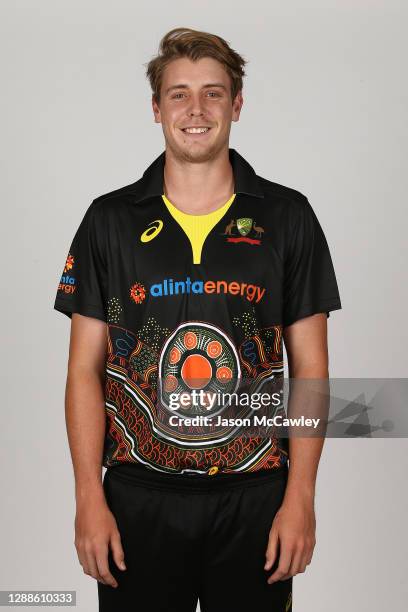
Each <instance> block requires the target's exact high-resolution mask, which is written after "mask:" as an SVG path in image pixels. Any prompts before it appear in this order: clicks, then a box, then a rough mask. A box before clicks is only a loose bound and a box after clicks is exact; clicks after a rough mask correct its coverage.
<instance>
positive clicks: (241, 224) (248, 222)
mask: <svg viewBox="0 0 408 612" xmlns="http://www.w3.org/2000/svg"><path fill="white" fill-rule="evenodd" d="M234 228H236V229H237V230H238V232H239V235H238V236H235V235H234V233H233V231H234ZM251 232H253V233H255V236H254V237H253V238H251V237H249V236H248V234H250V233H251ZM264 233H265V230H264V228H263V227H262V226H261V225H257V224H256V221H255V220H253V219H251V218H250V217H241V218H240V219H237V220H236V221H235V220H234V219H231V221H230V222H229V223H228V225H226V226H225V231H224V232H223V233H222V234H221V236H227V242H235V243H237V242H247V243H248V244H261V240H260V238H261V237H262V236H263V234H264Z"/></svg>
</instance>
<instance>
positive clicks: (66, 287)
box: [58, 253, 76, 294]
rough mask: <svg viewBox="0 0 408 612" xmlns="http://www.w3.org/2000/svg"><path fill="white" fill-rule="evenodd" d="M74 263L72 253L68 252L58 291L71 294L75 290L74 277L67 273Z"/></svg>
mask: <svg viewBox="0 0 408 612" xmlns="http://www.w3.org/2000/svg"><path fill="white" fill-rule="evenodd" d="M74 263H75V259H74V257H73V255H71V253H69V255H68V257H67V259H66V262H65V266H64V271H63V273H62V276H61V280H60V282H59V285H58V291H61V292H62V293H67V294H72V293H74V291H75V288H76V285H75V277H74V276H71V275H70V274H68V272H70V271H71V270H72V269H73V267H74Z"/></svg>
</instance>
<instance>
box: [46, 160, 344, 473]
mask: <svg viewBox="0 0 408 612" xmlns="http://www.w3.org/2000/svg"><path fill="white" fill-rule="evenodd" d="M229 156H230V162H231V165H232V169H233V173H234V181H235V188H234V192H235V193H236V197H235V199H234V201H233V202H232V204H231V206H230V207H229V209H228V210H227V212H226V214H225V216H224V217H222V218H221V219H220V221H219V222H218V223H217V224H216V225H215V226H214V227H213V229H212V230H211V232H210V233H209V234H208V236H207V238H206V240H205V242H204V245H203V249H202V255H201V261H200V263H199V264H194V263H193V253H192V246H191V243H190V240H189V238H188V236H187V235H186V233H185V232H184V230H183V229H182V228H181V226H180V225H179V224H178V223H177V221H176V220H175V219H174V218H173V216H172V215H171V214H170V212H169V211H168V209H167V207H166V205H165V203H164V202H163V199H162V194H163V170H164V162H165V152H163V153H161V155H159V157H157V159H156V160H155V161H154V162H153V163H152V164H151V165H150V166H149V167H148V168H147V170H146V171H145V172H144V174H143V176H142V177H141V178H140V179H139V180H138V181H136V182H135V183H132V184H131V185H128V186H126V187H123V188H120V189H117V190H115V191H112V192H110V193H107V194H104V195H101V196H100V197H98V198H96V199H95V200H93V202H92V203H91V204H90V206H89V208H88V209H87V211H86V212H85V215H84V217H83V219H82V221H81V223H80V225H79V227H78V229H77V231H76V233H75V236H74V238H73V241H72V243H71V246H70V249H69V253H68V255H67V259H66V262H65V266H64V270H63V273H62V276H61V279H60V282H59V285H58V290H57V296H56V299H55V304H54V308H55V309H56V310H59V311H60V312H63V313H64V314H66V315H67V316H69V317H71V314H72V313H74V312H77V313H80V314H82V315H85V316H90V317H95V318H97V319H101V320H102V321H105V322H106V323H107V333H108V350H107V359H106V386H105V394H106V438H105V446H104V455H103V465H104V466H105V467H110V466H114V465H120V464H123V463H138V464H143V465H145V466H147V467H150V468H152V469H155V470H159V471H163V472H170V473H197V474H200V473H210V474H212V473H214V472H217V471H218V472H219V473H221V472H250V471H257V470H261V469H275V468H278V467H280V466H282V465H284V464H285V463H286V461H287V458H288V445H287V440H286V439H284V438H280V437H278V436H275V435H271V436H270V437H267V436H265V435H259V436H257V435H248V432H247V431H242V432H241V433H240V430H239V428H238V430H237V427H236V426H234V425H232V426H230V427H228V426H225V425H223V426H219V427H217V426H216V425H214V423H210V425H208V422H206V423H205V425H206V426H205V427H202V426H201V425H200V426H195V425H194V426H192V425H191V421H188V418H189V416H191V417H193V416H197V415H201V414H204V415H205V416H207V417H208V416H209V417H211V418H212V417H213V415H215V414H216V413H217V410H215V408H214V409H212V410H211V409H209V408H208V407H207V408H203V406H202V405H201V406H200V407H199V408H198V407H197V406H196V405H195V406H194V405H193V406H191V405H190V406H188V405H187V407H186V406H184V407H182V408H180V409H179V410H177V411H176V412H174V410H171V408H170V396H171V393H180V392H184V391H186V392H191V390H192V389H196V390H201V389H202V390H203V391H208V392H211V393H216V392H222V393H234V392H236V391H237V389H238V392H239V383H240V381H245V385H247V387H246V388H250V389H251V392H252V393H253V392H254V391H256V390H258V389H262V390H264V389H265V388H266V387H265V384H266V383H268V381H269V382H270V381H274V380H276V379H279V378H281V377H282V376H283V367H284V364H283V350H282V331H283V327H285V326H288V325H290V324H292V323H294V322H295V321H296V320H298V319H300V318H303V317H307V316H309V315H312V314H314V313H319V312H325V313H327V316H329V312H330V311H332V310H337V309H340V308H341V302H340V297H339V291H338V287H337V282H336V277H335V272H334V269H333V264H332V260H331V256H330V252H329V248H328V245H327V242H326V238H325V236H324V233H323V231H322V228H321V226H320V224H319V222H318V220H317V218H316V215H315V213H314V211H313V209H312V207H311V205H310V203H309V201H308V199H307V198H306V197H305V196H304V195H303V194H302V193H300V192H299V191H296V190H294V189H291V188H289V187H285V186H283V185H279V184H277V183H274V182H272V181H269V180H267V179H265V178H262V177H260V176H258V175H257V174H256V173H255V171H254V169H253V168H252V167H251V165H250V164H249V163H248V162H247V161H246V160H245V159H244V158H243V157H242V156H241V155H240V154H239V153H238V152H237V151H236V150H235V149H229ZM305 350H306V347H305ZM203 410H204V413H203ZM241 410H242V413H241V412H240V411H241ZM246 410H248V409H246ZM218 412H219V406H218ZM243 412H244V409H239V410H238V416H242V414H243ZM175 414H177V415H178V416H179V417H180V418H179V421H178V422H177V425H175V426H174V422H175V419H172V420H171V425H170V424H169V423H170V417H173V416H174V415H175ZM169 415H170V416H169ZM236 417H237V409H236V408H235V412H234V418H236ZM213 420H214V419H213ZM184 423H188V425H184Z"/></svg>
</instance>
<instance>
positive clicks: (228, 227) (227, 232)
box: [222, 219, 236, 236]
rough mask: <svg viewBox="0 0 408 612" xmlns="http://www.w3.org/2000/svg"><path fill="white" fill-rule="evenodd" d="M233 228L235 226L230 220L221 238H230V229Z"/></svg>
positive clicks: (232, 220)
mask: <svg viewBox="0 0 408 612" xmlns="http://www.w3.org/2000/svg"><path fill="white" fill-rule="evenodd" d="M235 226H236V223H235V221H234V219H231V221H230V222H229V223H228V225H226V226H225V232H224V233H223V234H222V236H232V228H233V227H235Z"/></svg>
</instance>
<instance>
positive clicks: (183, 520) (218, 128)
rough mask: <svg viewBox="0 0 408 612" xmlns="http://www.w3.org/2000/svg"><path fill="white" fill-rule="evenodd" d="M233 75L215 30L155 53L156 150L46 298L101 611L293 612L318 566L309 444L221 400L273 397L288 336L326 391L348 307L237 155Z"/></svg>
mask: <svg viewBox="0 0 408 612" xmlns="http://www.w3.org/2000/svg"><path fill="white" fill-rule="evenodd" d="M245 63H246V62H245V61H244V60H243V58H242V57H241V56H240V55H239V54H238V53H236V52H235V51H234V50H233V49H231V48H230V47H229V45H228V44H227V42H226V41H225V40H223V39H222V38H220V37H218V36H215V35H212V34H208V33H205V32H198V31H193V30H190V29H187V28H177V29H175V30H172V31H171V32H169V33H168V34H167V35H166V36H165V37H164V38H163V39H162V41H161V45H160V49H159V55H158V56H157V57H155V58H154V59H152V60H151V62H150V63H149V64H148V68H147V76H148V77H149V80H150V84H151V87H152V91H153V95H152V108H153V112H154V118H155V121H156V122H157V123H161V125H162V129H163V133H164V138H165V151H164V152H163V153H162V154H161V155H160V156H159V157H158V158H157V159H156V160H155V161H154V162H153V163H151V165H150V166H149V167H148V168H147V170H146V171H145V173H144V174H143V176H142V178H141V179H139V180H137V181H136V182H134V183H132V184H131V185H128V186H126V187H123V188H120V189H117V190H115V191H113V192H110V193H108V194H105V195H102V196H100V197H98V198H96V199H95V200H94V201H93V202H92V203H91V205H90V206H89V208H88V210H87V211H86V214H85V216H84V218H83V220H82V222H81V224H80V226H79V228H78V230H77V232H76V234H75V237H74V239H73V242H72V244H71V248H70V250H69V254H68V257H67V259H66V264H65V268H64V271H63V274H62V278H61V282H60V284H59V287H58V291H57V297H56V300H55V305H54V307H55V308H56V309H57V310H59V311H61V312H63V313H65V314H66V315H68V316H69V317H72V322H71V339H70V354H69V363H68V376H67V388H66V420H67V431H68V439H69V444H70V449H71V454H72V460H73V466H74V474H75V489H76V503H77V513H76V519H75V545H76V549H77V552H78V557H79V560H80V563H81V565H82V567H83V570H84V572H85V573H86V574H88V575H90V576H93V577H94V578H95V579H96V580H97V581H98V594H99V609H100V610H102V611H104V612H106V611H113V610H115V611H116V610H128V609H129V610H130V609H135V610H139V609H140V610H145V609H146V610H147V609H148V610H149V611H151V612H155V611H164V610H170V611H173V610H174V611H177V612H193V611H194V610H195V609H196V605H197V601H198V600H199V603H200V608H201V611H202V612H220V611H221V610H227V611H232V610H234V611H235V612H236V611H241V610H242V611H243V610H249V609H254V610H259V611H261V610H265V611H266V610H273V611H276V612H283V611H285V612H287V611H288V610H291V609H292V579H293V576H294V575H296V574H298V573H300V572H304V571H305V568H306V566H307V565H308V564H309V563H310V561H311V558H312V553H313V548H314V544H315V515H314V489H315V478H316V472H317V465H318V461H319V457H320V453H321V449H322V440H321V438H308V439H305V438H296V437H294V438H290V439H289V441H288V440H287V438H285V437H280V436H279V435H277V433H276V431H274V433H273V435H267V434H266V433H265V431H264V433H262V431H261V432H259V431H258V432H256V433H251V431H250V429H249V428H248V429H245V427H243V428H241V427H239V426H235V425H234V423H236V422H237V421H238V419H237V417H240V418H241V417H247V416H248V414H250V415H253V413H254V412H255V411H254V410H253V409H251V407H248V406H238V407H237V406H234V405H233V403H232V400H231V401H230V402H229V403H228V402H227V403H226V404H225V405H224V406H223V405H222V402H221V400H220V398H221V397H222V394H223V393H224V394H225V395H226V396H227V395H228V393H229V394H230V398H231V397H233V395H234V394H235V397H236V396H237V394H238V396H239V397H241V395H239V394H240V391H241V393H242V389H249V391H250V395H252V397H254V396H255V391H256V392H257V391H259V390H261V391H263V390H264V389H267V388H268V385H272V388H274V387H273V385H274V384H275V382H276V381H279V380H282V375H283V374H282V373H283V367H284V364H283V352H282V338H283V339H284V341H285V346H286V351H287V354H288V362H289V374H290V376H291V377H293V378H317V379H326V378H327V377H328V357H327V318H328V316H329V312H330V311H332V310H336V309H340V308H341V303H340V298H339V293H338V288H337V283H336V278H335V274H334V270H333V265H332V261H331V257H330V253H329V249H328V246H327V242H326V239H325V237H324V234H323V231H322V228H321V227H320V225H319V222H318V220H317V218H316V215H315V213H314V211H313V210H312V208H311V206H310V204H309V202H308V200H307V198H306V197H305V196H304V195H302V194H301V193H300V192H298V191H296V190H294V189H291V188H289V187H285V186H282V185H279V184H277V183H274V182H272V181H269V180H267V179H264V178H262V177H260V176H258V175H257V174H256V173H255V171H254V170H253V168H252V166H251V165H250V164H249V163H248V162H247V161H246V160H245V159H244V158H243V157H242V156H241V155H240V154H239V153H238V152H237V151H236V150H235V149H231V148H229V135H230V128H231V122H232V121H238V120H239V116H240V112H241V108H242V104H243V97H242V77H243V76H244V74H245V73H244V69H243V68H244V65H245ZM256 137H257V139H260V138H267V137H268V136H267V134H266V133H265V134H263V135H262V134H261V135H260V134H257V135H256ZM238 383H241V386H240V385H239V384H238ZM194 393H196V394H197V395H198V394H200V401H201V403H195V399H197V395H194ZM182 396H183V397H184V399H185V400H186V402H185V403H182V402H181V397H182ZM177 398H180V403H178V404H177V403H176V407H175V406H174V404H173V402H174V400H175V399H176V400H177ZM214 398H216V399H217V401H216V402H214V401H213V400H214ZM267 410H268V409H267ZM269 410H271V408H270V409H269ZM269 414H272V412H271V411H270V412H269ZM226 416H228V417H231V420H230V421H228V423H229V422H232V425H229V424H227V425H225V424H219V423H218V420H217V419H220V420H222V418H224V417H226ZM190 417H191V418H190ZM195 417H197V418H198V417H200V418H201V420H196V421H194V418H195ZM203 417H207V419H204V418H203ZM234 419H235V421H234ZM240 422H241V421H240ZM242 422H244V419H243V420H242ZM288 457H290V462H289V463H290V467H289V468H288V461H287V459H288ZM102 465H103V466H104V467H106V468H107V471H106V473H105V477H104V479H103V482H101V467H102Z"/></svg>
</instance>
